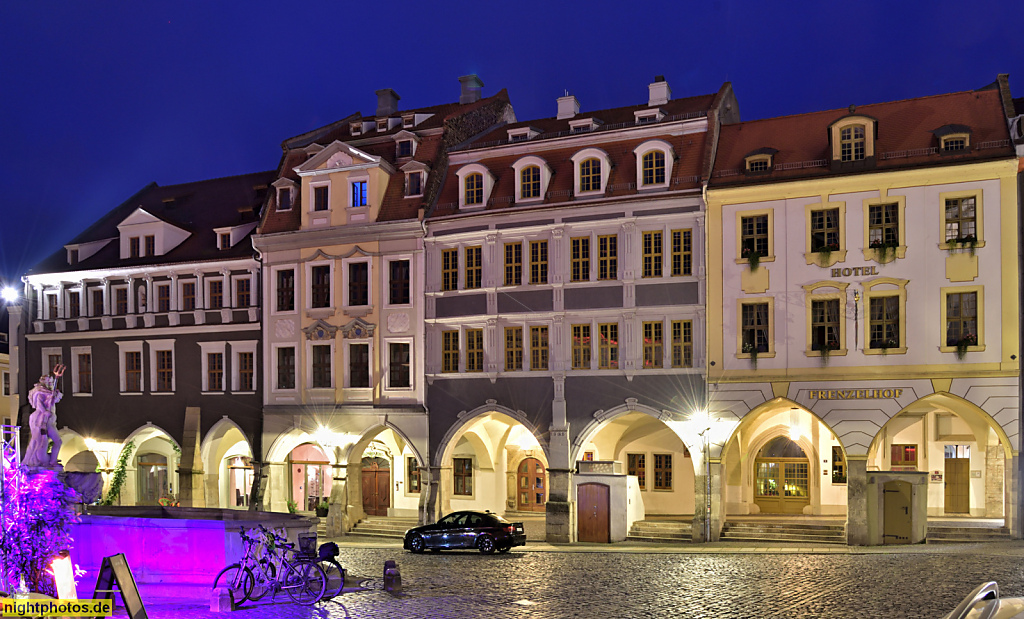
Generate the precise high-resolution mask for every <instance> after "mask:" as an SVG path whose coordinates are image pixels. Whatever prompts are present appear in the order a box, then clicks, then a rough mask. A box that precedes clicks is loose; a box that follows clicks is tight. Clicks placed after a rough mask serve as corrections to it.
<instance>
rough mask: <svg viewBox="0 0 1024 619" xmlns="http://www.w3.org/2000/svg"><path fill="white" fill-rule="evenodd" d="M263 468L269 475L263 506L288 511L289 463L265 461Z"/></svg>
mask: <svg viewBox="0 0 1024 619" xmlns="http://www.w3.org/2000/svg"><path fill="white" fill-rule="evenodd" d="M263 470H264V471H265V473H266V475H267V491H266V493H265V494H264V496H263V507H264V509H267V510H269V511H272V512H287V511H288V499H289V497H290V496H291V495H290V494H289V492H288V465H287V464H286V463H284V462H264V463H263Z"/></svg>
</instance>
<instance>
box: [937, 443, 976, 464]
mask: <svg viewBox="0 0 1024 619" xmlns="http://www.w3.org/2000/svg"><path fill="white" fill-rule="evenodd" d="M942 457H943V458H950V459H952V458H965V459H968V460H970V458H971V446H970V445H943V446H942Z"/></svg>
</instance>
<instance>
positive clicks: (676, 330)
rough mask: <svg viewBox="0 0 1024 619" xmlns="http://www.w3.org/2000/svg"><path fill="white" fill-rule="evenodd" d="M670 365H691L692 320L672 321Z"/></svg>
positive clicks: (687, 366) (690, 366)
mask: <svg viewBox="0 0 1024 619" xmlns="http://www.w3.org/2000/svg"><path fill="white" fill-rule="evenodd" d="M672 367H674V368H692V367H693V322H692V321H690V320H673V321H672Z"/></svg>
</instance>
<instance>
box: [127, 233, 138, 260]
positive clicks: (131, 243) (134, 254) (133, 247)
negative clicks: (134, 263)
mask: <svg viewBox="0 0 1024 619" xmlns="http://www.w3.org/2000/svg"><path fill="white" fill-rule="evenodd" d="M128 257H129V258H138V257H139V237H137V236H133V237H131V238H129V239H128Z"/></svg>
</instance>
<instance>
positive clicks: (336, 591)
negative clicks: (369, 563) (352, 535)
mask: <svg viewBox="0 0 1024 619" xmlns="http://www.w3.org/2000/svg"><path fill="white" fill-rule="evenodd" d="M338 554H340V551H339V549H338V545H337V544H335V543H334V542H327V543H324V544H320V548H319V549H318V550H317V562H318V563H319V564H320V567H321V568H322V569H323V570H324V574H325V575H326V576H327V591H326V592H325V593H324V599H325V600H330V599H333V598H336V597H338V596H339V595H341V594H342V591H343V590H344V588H345V568H343V567H341V564H340V563H338V561H337V559H335V557H337V556H338Z"/></svg>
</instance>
